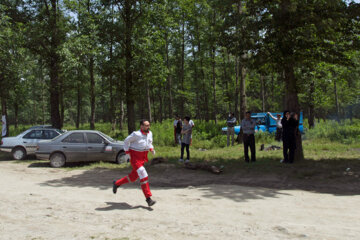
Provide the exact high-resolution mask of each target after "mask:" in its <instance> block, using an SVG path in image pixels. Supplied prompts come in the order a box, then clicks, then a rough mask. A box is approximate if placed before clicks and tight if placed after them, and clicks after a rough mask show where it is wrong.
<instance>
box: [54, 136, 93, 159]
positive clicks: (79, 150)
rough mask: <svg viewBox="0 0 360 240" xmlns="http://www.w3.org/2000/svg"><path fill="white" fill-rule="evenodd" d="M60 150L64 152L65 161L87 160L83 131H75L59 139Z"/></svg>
mask: <svg viewBox="0 0 360 240" xmlns="http://www.w3.org/2000/svg"><path fill="white" fill-rule="evenodd" d="M60 148H61V149H60V150H61V151H62V152H63V153H65V156H66V161H67V162H69V161H72V162H82V161H87V160H88V159H87V151H86V141H85V136H84V133H82V132H79V133H78V132H75V133H71V134H69V136H67V137H65V138H64V139H63V140H62V141H61V146H60Z"/></svg>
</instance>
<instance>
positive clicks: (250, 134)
mask: <svg viewBox="0 0 360 240" xmlns="http://www.w3.org/2000/svg"><path fill="white" fill-rule="evenodd" d="M255 126H256V122H255V120H254V119H251V112H250V111H248V112H246V114H245V118H244V119H243V120H242V121H241V128H242V129H243V142H244V155H245V162H249V154H248V150H249V149H248V148H249V147H250V150H251V161H252V162H255V161H256V150H255V135H254V134H255Z"/></svg>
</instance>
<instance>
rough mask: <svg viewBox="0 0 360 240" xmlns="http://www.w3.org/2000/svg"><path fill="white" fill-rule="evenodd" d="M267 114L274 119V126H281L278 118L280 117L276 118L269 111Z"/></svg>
mask: <svg viewBox="0 0 360 240" xmlns="http://www.w3.org/2000/svg"><path fill="white" fill-rule="evenodd" d="M269 116H270V117H271V118H272V119H274V120H275V121H276V127H277V128H282V125H281V118H280V119H277V118H276V117H274V116H273V115H271V113H269Z"/></svg>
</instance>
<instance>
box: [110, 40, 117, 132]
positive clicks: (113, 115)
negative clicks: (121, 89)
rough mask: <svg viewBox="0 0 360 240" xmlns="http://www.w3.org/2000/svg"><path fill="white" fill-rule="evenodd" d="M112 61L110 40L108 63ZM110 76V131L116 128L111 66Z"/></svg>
mask: <svg viewBox="0 0 360 240" xmlns="http://www.w3.org/2000/svg"><path fill="white" fill-rule="evenodd" d="M112 62H113V44H112V41H111V42H110V63H112ZM109 74H110V76H109V84H110V86H109V89H110V109H109V110H110V122H111V129H112V131H114V130H115V128H116V117H115V111H116V110H115V104H114V96H113V85H114V82H113V71H112V68H111V71H110V73H109Z"/></svg>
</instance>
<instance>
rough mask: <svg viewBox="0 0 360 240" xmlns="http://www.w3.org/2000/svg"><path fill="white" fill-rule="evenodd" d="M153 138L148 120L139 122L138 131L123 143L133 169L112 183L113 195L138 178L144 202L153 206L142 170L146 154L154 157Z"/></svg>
mask: <svg viewBox="0 0 360 240" xmlns="http://www.w3.org/2000/svg"><path fill="white" fill-rule="evenodd" d="M152 142H153V137H152V132H151V131H150V122H149V121H148V120H141V121H140V130H138V131H134V132H132V133H131V134H130V135H129V136H128V137H127V138H126V139H125V141H124V150H125V153H126V154H127V155H129V157H130V163H131V166H132V168H133V170H132V171H131V173H130V174H129V175H128V176H126V177H123V178H121V179H118V180H117V181H114V182H113V193H114V194H116V191H117V188H118V187H120V186H121V185H123V184H125V183H128V182H135V181H136V180H137V179H138V178H140V185H141V189H142V191H143V193H144V195H145V198H146V202H147V203H148V205H149V206H152V205H154V204H155V201H154V200H152V199H151V196H152V194H151V192H150V187H149V182H148V180H149V178H148V174H147V172H146V169H145V168H144V164H145V162H147V161H148V157H147V155H148V152H149V151H150V152H152V154H154V155H155V150H154V146H153V144H152Z"/></svg>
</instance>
